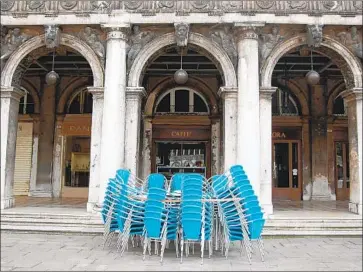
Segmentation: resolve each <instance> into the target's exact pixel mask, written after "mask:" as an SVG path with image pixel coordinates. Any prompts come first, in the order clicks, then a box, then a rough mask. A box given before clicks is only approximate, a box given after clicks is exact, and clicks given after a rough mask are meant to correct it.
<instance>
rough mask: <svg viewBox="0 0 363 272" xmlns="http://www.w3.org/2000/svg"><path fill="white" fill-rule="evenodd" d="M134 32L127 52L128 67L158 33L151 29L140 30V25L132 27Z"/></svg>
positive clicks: (128, 67)
mask: <svg viewBox="0 0 363 272" xmlns="http://www.w3.org/2000/svg"><path fill="white" fill-rule="evenodd" d="M132 30H133V33H132V35H131V37H130V42H129V48H128V50H129V51H128V54H127V69H130V68H131V65H132V63H133V62H134V60H135V58H136V56H137V54H138V53H139V52H140V50H141V49H142V48H143V47H144V46H145V45H146V44H147V43H148V42H150V41H151V40H153V39H154V38H155V37H156V34H155V33H154V32H151V31H140V26H138V25H134V26H133V27H132Z"/></svg>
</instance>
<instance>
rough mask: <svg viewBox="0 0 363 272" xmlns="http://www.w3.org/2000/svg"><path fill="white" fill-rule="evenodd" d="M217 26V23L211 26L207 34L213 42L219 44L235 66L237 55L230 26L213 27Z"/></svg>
mask: <svg viewBox="0 0 363 272" xmlns="http://www.w3.org/2000/svg"><path fill="white" fill-rule="evenodd" d="M217 26H218V25H216V26H214V27H212V28H211V30H210V32H209V35H210V37H211V39H212V40H213V41H214V42H216V43H217V44H219V45H220V46H221V47H222V48H223V49H224V51H226V53H227V55H228V56H229V58H230V59H231V61H232V64H233V66H234V67H235V68H237V63H238V56H237V49H236V43H235V40H234V36H233V30H232V27H231V26H228V25H224V26H223V28H217V29H215V28H216V27H217Z"/></svg>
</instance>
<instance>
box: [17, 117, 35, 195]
mask: <svg viewBox="0 0 363 272" xmlns="http://www.w3.org/2000/svg"><path fill="white" fill-rule="evenodd" d="M32 146H33V123H24V122H22V123H18V133H17V138H16V153H15V171H14V195H28V192H29V184H30V171H31V164H32Z"/></svg>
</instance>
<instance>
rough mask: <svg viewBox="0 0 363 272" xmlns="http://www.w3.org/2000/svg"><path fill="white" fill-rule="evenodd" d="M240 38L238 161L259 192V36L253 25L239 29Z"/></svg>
mask: <svg viewBox="0 0 363 272" xmlns="http://www.w3.org/2000/svg"><path fill="white" fill-rule="evenodd" d="M236 35H237V40H238V45H237V48H238V102H237V104H238V111H237V115H238V117H237V146H238V148H237V164H241V165H242V166H243V168H244V170H245V172H246V174H247V176H248V177H249V179H250V182H251V184H252V186H253V188H254V190H255V192H256V194H257V195H259V193H260V120H259V119H260V118H259V116H260V110H259V108H260V100H259V70H258V35H257V34H256V32H255V27H254V26H241V27H238V28H237V29H236Z"/></svg>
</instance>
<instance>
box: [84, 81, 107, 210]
mask: <svg viewBox="0 0 363 272" xmlns="http://www.w3.org/2000/svg"><path fill="white" fill-rule="evenodd" d="M88 92H90V93H91V94H92V98H93V107H92V127H91V128H92V130H91V159H90V164H91V165H90V173H89V186H88V187H89V191H88V203H87V211H88V212H94V206H95V205H96V204H97V203H98V198H99V195H100V169H101V167H100V163H101V160H100V158H101V136H102V112H103V95H104V88H103V87H88Z"/></svg>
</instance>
